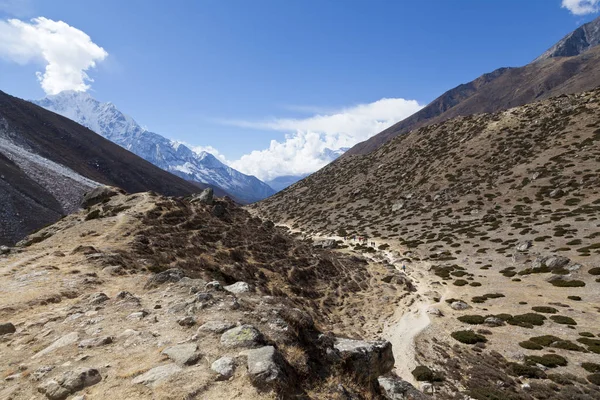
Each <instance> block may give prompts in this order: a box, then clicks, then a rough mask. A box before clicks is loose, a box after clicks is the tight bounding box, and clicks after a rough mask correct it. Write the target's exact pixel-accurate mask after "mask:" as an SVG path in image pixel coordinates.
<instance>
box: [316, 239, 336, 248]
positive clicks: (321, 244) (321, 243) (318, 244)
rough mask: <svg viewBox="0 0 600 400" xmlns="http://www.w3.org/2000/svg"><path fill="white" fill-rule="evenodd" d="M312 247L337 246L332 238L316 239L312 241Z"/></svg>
mask: <svg viewBox="0 0 600 400" xmlns="http://www.w3.org/2000/svg"><path fill="white" fill-rule="evenodd" d="M313 247H315V248H318V249H335V248H337V247H338V245H337V242H336V241H335V240H333V239H322V240H317V241H315V242H314V243H313Z"/></svg>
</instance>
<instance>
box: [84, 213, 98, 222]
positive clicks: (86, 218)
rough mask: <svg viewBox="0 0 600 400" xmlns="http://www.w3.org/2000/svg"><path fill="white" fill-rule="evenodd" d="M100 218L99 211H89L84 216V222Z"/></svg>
mask: <svg viewBox="0 0 600 400" xmlns="http://www.w3.org/2000/svg"><path fill="white" fill-rule="evenodd" d="M97 218H100V210H94V211H90V212H89V213H88V215H86V216H85V220H86V221H90V220H92V219H97Z"/></svg>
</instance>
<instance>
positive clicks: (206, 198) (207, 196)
mask: <svg viewBox="0 0 600 400" xmlns="http://www.w3.org/2000/svg"><path fill="white" fill-rule="evenodd" d="M213 199H214V191H213V189H212V188H206V189H204V190H203V191H202V192H201V193H200V194H196V195H194V197H192V200H190V202H191V203H200V204H207V205H212V203H213Z"/></svg>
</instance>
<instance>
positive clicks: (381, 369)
mask: <svg viewBox="0 0 600 400" xmlns="http://www.w3.org/2000/svg"><path fill="white" fill-rule="evenodd" d="M333 347H334V349H335V350H337V351H338V352H339V354H340V357H341V359H342V360H343V363H344V364H345V365H346V367H347V368H349V369H350V370H351V371H352V372H353V373H354V374H355V376H357V377H358V378H362V379H363V380H365V381H369V382H372V381H374V380H376V379H377V378H378V377H379V376H381V375H384V374H387V373H388V372H390V371H391V370H392V368H394V354H393V353H392V344H391V343H390V342H388V341H386V340H379V341H372V342H367V341H363V340H354V339H343V338H337V339H336V341H335V344H334V346H333Z"/></svg>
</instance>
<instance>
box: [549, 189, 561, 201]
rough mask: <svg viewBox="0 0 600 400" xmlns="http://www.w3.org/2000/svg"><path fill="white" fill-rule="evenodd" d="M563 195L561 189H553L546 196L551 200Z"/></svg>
mask: <svg viewBox="0 0 600 400" xmlns="http://www.w3.org/2000/svg"><path fill="white" fill-rule="evenodd" d="M564 194H565V192H564V191H563V190H562V189H554V190H553V191H551V192H550V194H549V195H548V196H550V198H552V199H555V198H557V197H560V196H562V195H564Z"/></svg>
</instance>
